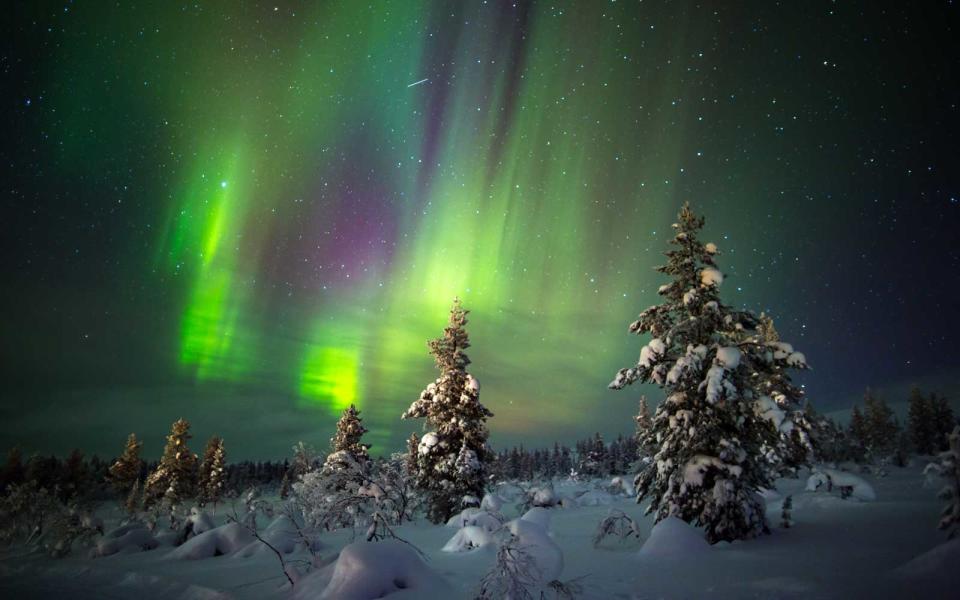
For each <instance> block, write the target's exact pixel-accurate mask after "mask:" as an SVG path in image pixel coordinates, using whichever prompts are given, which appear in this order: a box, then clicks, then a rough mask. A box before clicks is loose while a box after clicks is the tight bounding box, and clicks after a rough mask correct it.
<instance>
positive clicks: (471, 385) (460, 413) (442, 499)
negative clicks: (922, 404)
mask: <svg viewBox="0 0 960 600" xmlns="http://www.w3.org/2000/svg"><path fill="white" fill-rule="evenodd" d="M467 312H468V311H466V310H464V309H463V307H462V306H461V305H460V300H459V299H456V300H454V302H453V308H452V309H451V310H450V323H449V325H447V327H446V328H445V329H444V330H443V336H442V337H440V338H437V339H435V340H431V341H430V342H429V343H428V346H429V348H430V353H431V354H433V357H434V360H435V362H436V365H437V368H438V369H439V370H440V377H439V378H437V380H436V381H435V382H433V383H431V384H430V385H428V386H427V388H426V389H425V390H423V392H421V393H420V398H418V399H417V400H416V401H415V402H414V403H413V404H411V405H410V408H408V409H407V410H406V412H404V413H403V418H404V419H415V418H423V419H426V424H425V427H426V428H428V429H429V431H428V432H427V433H424V434H423V436H422V437H421V438H420V442H419V444H418V445H417V454H416V464H415V467H414V469H415V472H414V479H415V483H416V486H417V488H418V489H419V490H421V491H422V492H423V493H424V494H425V496H426V502H427V506H428V510H427V516H428V518H429V519H430V520H431V521H433V522H435V523H442V522H446V521H447V519H449V518H450V517H451V516H453V515H454V514H455V513H456V512H457V510H459V508H460V506H461V502H462V501H463V499H464V498H465V497H467V496H473V497H475V498H482V497H483V488H484V483H485V481H486V472H487V466H486V465H487V463H488V462H489V460H490V458H491V455H492V452H491V451H490V449H489V448H488V447H487V435H488V432H487V426H486V420H487V418H488V417H492V416H493V413H492V412H490V411H489V410H487V408H486V407H485V406H484V405H483V404H480V385H479V384H478V383H477V380H476V379H474V378H473V376H472V375H470V374H469V373H467V365H469V364H470V359H469V358H468V357H467V355H466V353H465V352H464V351H465V350H466V349H467V348H469V347H470V341H469V338H468V336H467V330H466V325H467Z"/></svg>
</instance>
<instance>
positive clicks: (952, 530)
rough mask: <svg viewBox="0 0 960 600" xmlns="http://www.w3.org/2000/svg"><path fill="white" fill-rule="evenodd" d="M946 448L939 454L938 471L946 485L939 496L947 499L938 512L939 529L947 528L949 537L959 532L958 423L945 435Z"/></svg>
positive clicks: (959, 472) (959, 473)
mask: <svg viewBox="0 0 960 600" xmlns="http://www.w3.org/2000/svg"><path fill="white" fill-rule="evenodd" d="M947 441H948V443H949V444H950V447H949V449H948V450H946V451H945V452H943V453H942V454H941V455H940V469H941V471H940V473H941V475H942V476H943V478H944V481H945V482H946V484H947V485H946V486H945V487H944V488H943V489H942V490H941V491H940V497H941V498H942V499H944V500H946V501H947V505H946V506H945V507H943V512H942V513H940V525H939V527H940V529H945V530H947V532H948V533H947V535H948V537H949V538H951V539H952V538H953V537H954V536H956V535H957V533H958V532H960V425H957V426H956V427H954V428H953V433H951V434H950V435H949V436H947Z"/></svg>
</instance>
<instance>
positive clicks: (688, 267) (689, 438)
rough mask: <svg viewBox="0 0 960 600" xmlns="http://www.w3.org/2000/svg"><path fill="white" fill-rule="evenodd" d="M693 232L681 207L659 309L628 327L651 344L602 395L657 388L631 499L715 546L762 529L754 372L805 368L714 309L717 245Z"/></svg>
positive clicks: (765, 431) (734, 315)
mask: <svg viewBox="0 0 960 600" xmlns="http://www.w3.org/2000/svg"><path fill="white" fill-rule="evenodd" d="M702 228H703V218H701V217H698V216H697V215H695V214H694V213H693V211H691V210H690V208H689V206H686V205H685V206H684V207H683V209H682V210H681V211H680V215H679V222H678V223H676V224H674V229H675V230H676V235H675V236H674V239H673V240H672V241H671V244H672V245H673V246H675V248H674V249H671V250H669V251H668V252H667V253H666V256H667V264H666V265H664V266H662V267H659V268H658V270H659V271H660V272H661V273H664V274H666V275H669V276H670V277H671V278H672V281H671V282H670V283H667V284H666V285H663V286H661V287H660V291H659V293H660V295H661V296H663V297H664V302H663V303H662V304H660V305H656V306H652V307H650V308H648V309H647V310H645V311H644V312H643V313H641V315H640V318H639V319H638V320H637V321H636V322H634V323H633V324H631V325H630V328H629V330H630V332H631V333H636V334H641V335H642V334H646V333H649V334H650V335H651V336H652V339H651V340H650V341H649V342H648V343H647V344H646V345H645V346H644V347H643V348H642V350H641V351H640V359H639V361H638V362H637V365H636V366H634V367H630V368H626V369H621V370H620V371H619V372H618V373H617V376H616V378H615V379H614V380H613V382H611V384H610V387H611V388H613V389H622V388H623V387H625V386H627V385H629V384H632V383H634V382H638V381H639V382H642V383H655V384H657V385H659V386H660V387H661V388H662V389H663V390H664V392H665V396H666V399H665V400H664V402H663V403H662V404H661V405H660V406H659V407H658V408H657V410H656V412H655V414H654V418H653V426H652V427H651V429H650V430H649V434H648V436H647V439H646V441H647V442H648V443H651V444H656V446H657V448H658V450H657V453H656V455H655V456H654V460H653V462H652V463H651V464H650V465H649V466H647V467H645V468H643V469H641V471H640V472H639V474H638V475H637V478H636V481H635V485H636V488H637V501H638V502H640V501H642V500H644V499H649V500H650V506H649V507H648V508H647V512H648V513H649V512H655V513H656V519H657V521H660V520H662V519H664V518H666V517H668V516H676V517H678V518H680V519H682V520H684V521H687V522H689V523H694V524H696V525H699V526H704V528H705V530H706V538H707V540H708V541H709V542H711V543H714V542H718V541H721V540H735V539H741V538H748V537H752V536H755V535H758V534H760V533H763V532H767V531H768V530H769V529H768V526H767V521H766V516H765V514H764V510H765V509H764V504H763V500H762V499H761V498H760V496H759V494H758V493H757V492H758V490H760V489H761V488H767V487H770V485H771V480H770V477H769V472H768V469H767V468H766V465H765V458H764V456H763V448H764V446H767V447H769V446H772V445H773V444H775V443H776V432H775V431H774V429H773V428H772V427H771V426H770V424H769V422H768V421H767V420H765V419H764V418H763V417H761V416H759V415H758V414H757V411H756V404H757V399H758V390H756V386H755V382H756V381H757V377H758V376H755V373H759V372H766V371H768V370H769V369H770V368H771V366H774V365H775V366H777V367H780V368H786V367H791V366H793V367H801V366H804V365H805V360H804V358H803V355H802V354H800V353H798V352H792V348H790V347H789V345H787V344H784V343H783V342H776V343H768V342H766V341H765V340H763V339H762V337H761V336H760V335H759V334H758V333H757V331H756V327H757V324H758V320H757V318H756V317H754V316H753V315H752V314H750V313H748V312H741V311H736V310H733V309H732V308H730V307H729V306H726V305H725V304H723V303H722V302H721V301H720V296H719V288H720V284H721V283H722V282H723V275H722V274H721V273H720V271H719V270H718V269H717V266H716V263H715V262H714V257H715V256H716V255H717V247H716V246H715V245H714V244H712V243H708V244H703V243H701V242H700V240H699V239H698V237H697V236H698V233H699V231H700V230H701V229H702Z"/></svg>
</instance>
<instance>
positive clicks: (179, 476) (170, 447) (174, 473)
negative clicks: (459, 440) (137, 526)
mask: <svg viewBox="0 0 960 600" xmlns="http://www.w3.org/2000/svg"><path fill="white" fill-rule="evenodd" d="M192 437H193V436H191V435H190V423H188V422H187V421H186V420H184V419H178V420H177V421H176V422H174V424H173V425H172V426H171V429H170V435H168V436H167V444H166V446H165V447H164V449H163V456H162V457H161V458H160V463H159V464H158V465H157V468H156V469H155V470H154V471H153V473H151V474H150V476H149V477H147V481H146V482H145V483H144V486H143V504H144V507H145V508H150V507H152V506H153V505H155V504H156V503H157V502H159V501H160V500H163V501H165V502H166V503H167V505H168V506H170V507H171V508H172V507H174V506H176V505H177V504H179V503H180V502H182V501H183V500H185V499H187V498H190V497H192V496H193V495H194V493H195V487H196V469H197V455H196V454H193V453H192V452H190V448H188V447H187V442H188V441H189V440H190V438H192Z"/></svg>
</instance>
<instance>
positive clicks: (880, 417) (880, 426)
mask: <svg viewBox="0 0 960 600" xmlns="http://www.w3.org/2000/svg"><path fill="white" fill-rule="evenodd" d="M863 402H864V415H863V416H864V420H865V440H864V441H865V442H866V443H865V446H866V450H867V454H868V455H869V456H870V458H872V459H875V460H876V459H884V460H885V459H886V458H887V457H889V456H890V454H892V453H893V451H894V448H895V447H896V441H897V431H898V430H899V426H898V425H897V423H896V421H895V420H894V418H893V411H892V410H890V407H888V406H887V403H886V402H884V401H883V399H881V398H878V397H877V396H876V395H874V394H873V392H871V391H870V389H867V391H866V393H865V394H864V397H863Z"/></svg>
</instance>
